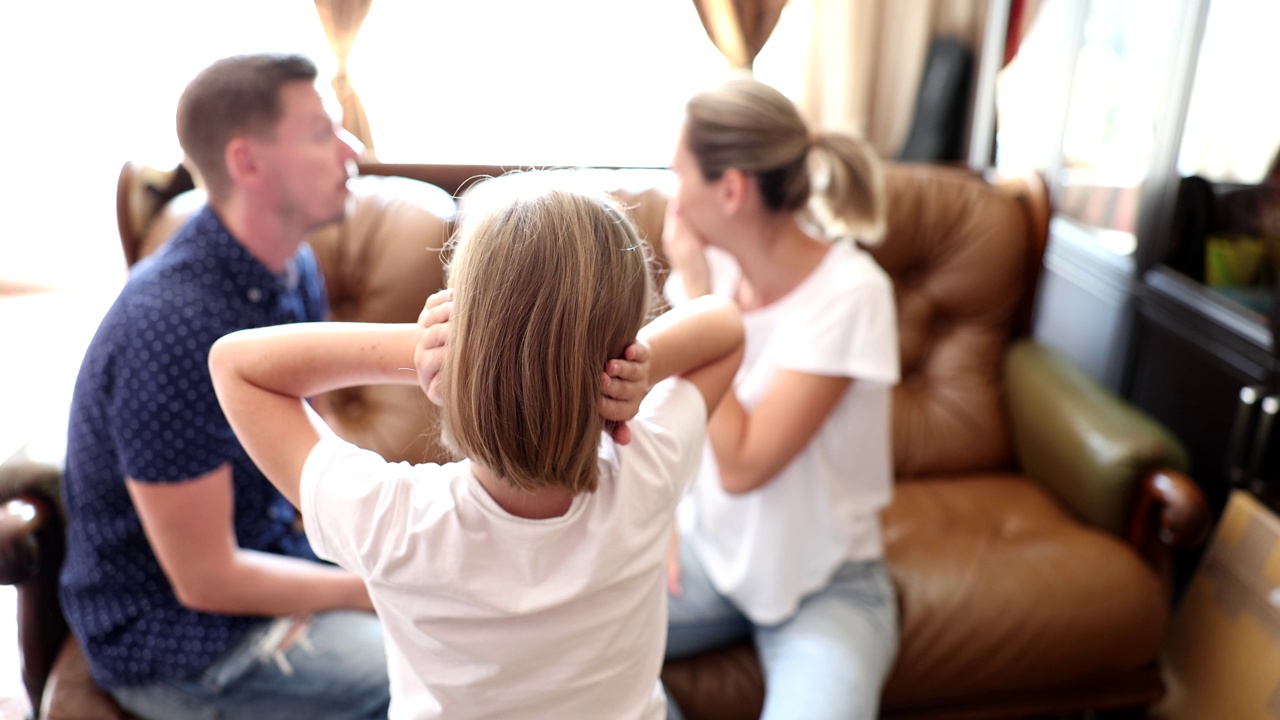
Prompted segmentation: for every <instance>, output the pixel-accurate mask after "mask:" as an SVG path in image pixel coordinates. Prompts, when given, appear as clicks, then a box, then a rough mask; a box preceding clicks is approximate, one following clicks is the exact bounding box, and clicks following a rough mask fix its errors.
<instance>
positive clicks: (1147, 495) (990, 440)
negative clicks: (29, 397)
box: [0, 164, 1209, 718]
mask: <svg viewBox="0 0 1280 720" xmlns="http://www.w3.org/2000/svg"><path fill="white" fill-rule="evenodd" d="M362 172H363V173H364V175H362V177H361V178H360V179H359V180H358V181H357V183H356V184H355V193H354V198H353V208H354V212H353V213H352V214H351V217H350V219H349V220H347V221H346V222H344V223H342V224H340V225H339V226H335V227H333V228H327V229H326V230H324V231H322V232H320V233H317V235H316V237H315V238H314V239H313V244H314V246H315V248H316V251H317V256H318V258H319V259H320V263H321V265H322V267H323V270H324V273H325V278H326V282H327V284H328V289H329V294H330V304H331V312H332V316H333V318H334V319H340V320H370V321H411V320H413V319H415V318H416V316H417V314H418V311H419V309H420V308H421V306H422V303H423V301H424V300H425V298H426V297H427V295H428V294H430V293H431V292H432V291H433V290H435V289H436V288H438V287H439V286H440V285H441V280H442V272H441V266H440V253H439V252H438V249H439V247H440V246H441V243H442V242H443V240H444V239H445V237H446V236H447V233H448V232H449V230H450V228H451V223H452V218H451V215H452V212H453V204H452V201H451V200H450V197H449V196H450V195H453V196H457V197H460V198H461V205H462V207H463V208H465V207H466V205H467V203H468V202H469V201H471V200H474V199H475V198H476V193H477V192H480V189H481V188H484V187H485V185H484V184H477V183H476V182H475V181H476V180H477V178H483V177H484V176H491V175H500V174H502V172H503V170H502V168H497V167H482V166H429V165H381V164H366V165H363V166H362ZM551 173H557V174H551ZM377 176H403V177H400V178H397V177H377ZM404 177H407V178H414V179H416V180H419V181H425V182H427V183H431V184H432V185H434V186H435V187H431V186H429V185H424V184H422V183H421V182H411V181H409V180H405V179H403V178H404ZM552 178H558V179H559V180H558V181H564V182H573V183H582V184H585V185H590V186H594V187H598V188H600V189H606V190H610V191H614V192H616V193H617V194H618V195H620V196H621V197H622V198H623V199H624V200H625V201H627V202H628V203H629V204H630V205H631V210H632V212H633V214H634V216H635V217H636V219H637V222H638V223H639V224H640V226H641V228H642V229H643V230H644V232H645V233H646V234H647V236H648V237H650V238H657V237H659V236H660V231H661V223H662V217H663V211H662V210H663V204H664V195H663V193H662V191H661V186H662V185H663V184H664V179H665V177H664V174H663V173H662V172H661V171H658V172H655V171H651V170H647V171H641V170H575V171H542V173H541V175H540V177H539V178H534V179H529V178H526V179H525V180H523V181H525V182H530V181H539V180H547V179H552ZM505 181H507V182H510V180H505ZM887 181H888V191H889V192H888V198H889V225H888V234H887V237H886V240H885V242H884V243H883V244H882V245H881V246H880V247H878V248H877V249H876V250H875V255H876V258H877V259H878V260H879V261H880V263H881V264H882V265H883V266H884V267H885V269H886V270H887V271H888V272H889V273H890V275H891V276H892V277H893V280H894V283H895V287H896V291H897V300H898V311H899V322H900V330H901V357H902V383H901V384H900V386H899V387H898V388H897V389H896V391H895V401H894V419H893V422H894V458H895V463H896V468H897V475H898V482H897V486H896V497H895V499H894V502H893V504H892V506H891V507H890V508H889V509H888V510H887V512H886V514H885V518H884V527H885V534H886V541H887V552H888V560H889V565H890V570H891V573H892V577H893V579H894V582H895V584H896V586H897V588H898V591H899V595H900V604H901V622H902V646H901V652H900V656H899V658H898V661H897V665H896V667H895V669H894V672H893V674H892V676H891V677H890V679H889V682H888V685H887V687H886V688H885V692H884V698H883V707H884V715H885V716H886V717H894V718H980V717H1034V716H1043V715H1051V714H1052V715H1056V716H1061V714H1062V713H1069V712H1080V711H1086V710H1100V711H1107V710H1115V709H1125V708H1129V709H1135V710H1134V714H1135V716H1137V717H1140V716H1141V715H1140V713H1141V708H1143V707H1145V706H1146V705H1148V704H1150V703H1152V702H1154V701H1155V700H1157V699H1158V698H1159V697H1160V696H1161V695H1162V693H1163V683H1162V681H1161V677H1160V673H1159V667H1158V656H1159V651H1160V648H1161V644H1162V641H1163V639H1164V635H1165V630H1166V627H1167V625H1168V615H1169V610H1170V572H1169V557H1170V550H1171V548H1174V547H1179V546H1190V545H1195V544H1197V543H1199V542H1201V541H1203V538H1204V536H1205V534H1206V532H1207V529H1208V524H1209V516H1208V510H1207V507H1206V506H1205V504H1204V501H1203V498H1202V497H1201V494H1200V492H1199V491H1198V490H1197V489H1196V486H1195V485H1194V483H1193V482H1191V481H1190V479H1189V478H1187V477H1186V476H1185V475H1183V474H1182V472H1181V471H1182V469H1183V468H1184V465H1185V455H1184V453H1183V451H1182V450H1181V448H1180V446H1179V444H1178V442H1177V441H1176V440H1175V439H1174V438H1172V437H1171V436H1170V435H1169V434H1168V433H1167V432H1166V431H1165V430H1163V429H1162V428H1161V427H1160V426H1158V425H1157V424H1156V423H1154V422H1153V421H1152V420H1151V419H1149V418H1147V417H1145V416H1143V415H1142V414H1140V413H1139V412H1138V411H1136V410H1135V409H1134V408H1133V407H1131V406H1129V405H1127V404H1126V403H1124V402H1122V401H1121V400H1119V399H1118V398H1117V397H1115V396H1114V395H1112V394H1111V393H1109V392H1107V391H1105V390H1103V389H1102V388H1100V387H1098V386H1097V385H1095V384H1094V383H1092V382H1091V381H1090V380H1088V379H1087V378H1086V377H1085V376H1083V375H1082V374H1081V373H1080V372H1079V371H1077V370H1076V369H1074V368H1072V367H1071V366H1070V364H1069V363H1067V362H1066V361H1065V360H1063V359H1062V358H1061V357H1060V356H1058V355H1057V354H1055V353H1053V352H1051V351H1050V350H1048V349H1046V348H1045V347H1043V346H1041V345H1039V344H1037V343H1036V342H1034V341H1032V340H1030V339H1028V338H1027V337H1026V335H1027V333H1028V329H1029V326H1030V318H1031V308H1032V301H1033V299H1034V294H1035V287H1036V281H1037V278H1038V276H1039V269H1040V267H1041V262H1042V256H1043V252H1044V246H1045V242H1046V237H1047V230H1048V220H1049V205H1048V196H1047V193H1046V191H1045V188H1044V186H1043V184H1041V183H1039V182H1038V181H1037V180H1036V179H1035V178H1029V179H1026V180H1018V181H1011V180H1000V179H996V178H984V177H981V176H978V175H976V174H973V173H970V172H968V171H966V170H962V169H957V168H943V167H936V166H924V165H906V164H896V165H891V166H890V167H889V168H888V172H887ZM487 182H495V181H487ZM497 182H502V181H501V180H500V181H497ZM189 189H190V178H189V177H188V176H186V174H185V173H184V172H182V171H181V170H177V171H169V172H159V171H156V170H155V169H150V168H139V167H135V166H133V165H126V167H125V169H124V172H122V174H121V179H120V186H119V196H118V200H119V204H118V207H119V219H120V230H121V238H122V241H123V243H124V251H125V256H126V259H127V260H128V261H129V262H130V263H132V262H134V261H136V260H137V259H138V258H139V257H142V256H144V255H145V254H146V253H148V252H150V251H151V250H152V249H154V247H155V246H156V245H157V244H158V243H159V242H162V241H163V240H164V239H166V238H167V237H168V235H169V234H170V233H171V232H172V231H173V229H175V228H176V226H177V224H178V223H179V222H181V220H182V219H183V218H185V217H186V216H187V215H188V214H189V213H190V212H191V210H192V209H194V206H195V204H196V203H198V201H199V197H198V191H197V192H195V193H193V192H187V191H188V190H189ZM441 189H442V190H441ZM655 249H657V248H655ZM407 390H408V392H406V389H405V388H359V389H354V390H351V391H347V392H344V393H340V394H335V395H333V396H331V397H330V398H328V400H327V403H328V406H327V408H326V410H325V411H326V413H327V414H328V415H329V417H330V419H331V421H332V422H334V423H335V424H336V425H337V427H338V428H339V431H340V432H342V433H343V434H344V435H346V436H348V437H349V438H351V439H352V440H354V441H355V442H358V443H362V444H365V445H366V446H368V447H371V448H373V449H375V450H378V451H379V452H381V453H383V454H384V455H385V456H387V457H389V458H392V459H409V460H415V461H421V460H426V459H430V458H433V457H436V452H437V449H436V447H435V445H434V443H433V442H432V441H431V440H430V438H429V436H428V435H427V434H426V432H425V428H426V427H428V423H429V421H430V418H429V415H427V413H429V412H430V410H429V408H428V406H427V404H425V403H423V402H421V397H420V396H417V395H415V393H414V392H412V391H413V388H408V389H407ZM57 482H58V475H57V469H56V468H38V467H6V468H0V501H3V502H4V504H3V505H0V582H4V583H7V584H16V585H17V586H18V588H19V597H20V601H19V602H20V606H19V621H20V628H21V634H20V644H21V645H22V652H23V658H24V666H23V678H24V681H25V682H26V686H27V688H28V691H29V694H30V696H31V699H32V701H33V704H35V705H36V706H38V707H39V709H40V713H41V715H42V716H45V717H95V718H96V717H112V716H118V715H119V710H118V708H115V707H114V704H113V703H111V702H110V699H109V697H107V696H106V695H105V694H104V693H102V692H101V691H100V690H98V689H97V688H96V687H95V686H94V685H93V681H92V678H90V677H89V675H88V673H87V668H86V665H85V663H84V659H83V656H82V655H81V653H80V650H79V647H78V645H77V644H76V642H75V639H74V638H73V637H70V636H68V635H67V633H66V625H65V622H64V621H63V619H62V616H61V613H60V611H59V607H58V604H57V600H56V593H55V588H56V576H57V572H58V567H59V565H60V562H61V553H62V540H61V536H62V516H61V515H60V512H59V509H58V491H57ZM663 679H664V681H665V682H666V684H667V686H668V687H669V689H670V691H671V692H672V693H673V694H674V695H675V696H676V697H677V698H678V699H679V701H680V702H681V705H682V707H683V708H684V709H685V711H686V714H687V715H688V716H689V717H690V718H751V717H756V716H758V714H759V709H760V706H761V700H762V697H763V681H762V678H761V674H760V670H759V666H758V665H757V663H756V660H755V656H754V654H753V651H752V650H751V648H750V647H747V646H742V647H734V648H728V649H725V650H723V651H719V652H715V653H709V654H707V655H704V656H699V657H696V658H691V659H688V660H683V661H680V662H675V663H670V664H668V666H667V667H666V668H665V669H664V671H663Z"/></svg>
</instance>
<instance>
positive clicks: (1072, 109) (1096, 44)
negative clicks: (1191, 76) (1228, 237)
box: [998, 0, 1179, 255]
mask: <svg viewBox="0 0 1280 720" xmlns="http://www.w3.org/2000/svg"><path fill="white" fill-rule="evenodd" d="M1178 12H1179V6H1178V4H1177V3H1169V2H1165V1H1164V0H1089V2H1088V3H1087V4H1086V3H1076V2H1075V0H1047V1H1046V3H1045V7H1044V8H1042V9H1041V10H1040V14H1038V15H1037V17H1036V24H1035V27H1034V28H1033V29H1032V31H1031V32H1030V33H1028V35H1027V38H1026V40H1025V41H1024V43H1023V45H1022V46H1021V47H1020V49H1019V51H1018V58H1017V59H1015V60H1014V62H1013V63H1012V64H1011V65H1010V67H1009V68H1006V70H1005V71H1004V73H1003V74H1002V77H1001V79H1000V99H999V101H998V105H999V107H1000V113H1001V118H1000V125H1001V128H1006V127H1007V128H1010V130H1003V129H1002V130H1001V131H1000V134H999V135H998V139H999V141H1000V143H1001V144H1002V145H1005V141H1006V139H1007V140H1008V141H1009V144H1008V145H1007V146H1006V147H1003V148H1002V149H1001V151H1000V152H1001V154H1002V155H1003V157H999V160H998V164H999V165H1001V166H1002V167H1003V166H1005V165H1018V164H1023V165H1027V164H1028V163H1029V166H1030V167H1039V168H1041V169H1044V170H1047V171H1049V172H1050V180H1051V184H1052V185H1053V187H1054V191H1055V196H1054V205H1055V209H1056V211H1057V213H1058V215H1059V216H1060V217H1066V218H1070V219H1071V220H1073V221H1075V222H1076V223H1078V224H1079V225H1081V226H1084V227H1086V228H1088V229H1089V231H1090V234H1091V237H1092V238H1093V240H1094V241H1095V242H1096V243H1097V245H1098V246H1099V247H1101V248H1103V249H1105V250H1106V251H1109V252H1111V253H1114V254H1116V255H1130V254H1132V253H1133V252H1134V250H1136V248H1137V240H1136V236H1135V231H1136V229H1137V219H1138V202H1139V198H1140V196H1141V194H1142V188H1143V183H1144V181H1145V180H1146V177H1147V173H1148V171H1149V169H1150V166H1151V157H1152V153H1153V151H1154V146H1155V139H1156V128H1157V124H1158V123H1159V122H1160V120H1161V118H1159V117H1157V113H1158V112H1159V110H1160V108H1162V107H1164V106H1165V103H1164V99H1163V97H1162V96H1161V93H1162V92H1163V91H1164V88H1165V83H1162V82H1160V80H1161V79H1162V78H1164V77H1165V76H1166V75H1167V72H1168V68H1169V67H1170V62H1171V59H1172V41H1173V39H1174V27H1175V25H1176V23H1177V20H1178ZM1073 26H1074V27H1077V28H1079V32H1080V38H1079V43H1078V47H1077V48H1075V49H1074V50H1072V49H1070V48H1069V46H1068V43H1070V42H1071V41H1070V37H1069V35H1070V34H1069V33H1063V32H1062V28H1063V27H1068V28H1070V27H1073ZM1071 53H1074V56H1073V57H1072V55H1071ZM1024 54H1025V57H1024ZM1063 57H1068V58H1071V61H1070V63H1069V64H1068V65H1066V66H1063V65H1062V64H1061V58H1063ZM1046 78H1050V80H1046ZM1068 79H1069V81H1070V85H1069V87H1070V90H1069V92H1068V94H1067V95H1066V97H1065V110H1063V100H1064V98H1063V97H1062V96H1061V91H1057V92H1056V93H1055V90H1054V89H1055V88H1060V87H1063V86H1066V85H1067V82H1068ZM1058 117H1064V118H1065V121H1064V123H1063V125H1062V126H1061V127H1059V126H1058V125H1057V123H1056V122H1055V121H1054V118H1058ZM1059 137H1060V138H1061V144H1060V146H1055V143H1056V141H1057V138H1059ZM1019 155H1020V156H1021V157H1018V156H1019ZM1011 156H1012V157H1011Z"/></svg>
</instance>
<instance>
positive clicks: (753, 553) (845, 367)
mask: <svg viewBox="0 0 1280 720" xmlns="http://www.w3.org/2000/svg"><path fill="white" fill-rule="evenodd" d="M707 256H708V261H709V262H710V265H711V279H712V292H713V293H714V294H717V295H723V296H725V297H729V298H732V297H733V296H734V294H735V293H736V291H737V287H738V282H739V280H740V278H741V271H740V270H739V268H738V265H737V263H736V261H735V260H734V259H733V258H732V256H730V255H729V254H728V253H726V252H724V251H722V250H719V249H717V248H709V249H708V251H707ZM667 289H668V296H669V297H670V298H671V299H672V300H673V301H674V302H679V301H680V300H681V297H680V295H681V294H682V293H683V286H682V285H681V278H680V277H679V275H678V274H674V273H673V275H672V277H671V278H669V279H668V281H667ZM743 322H744V324H745V326H746V353H745V356H744V358H743V361H742V366H741V368H739V370H738V374H737V376H736V377H735V378H734V384H733V386H734V393H735V394H736V395H737V398H738V400H739V401H740V402H741V403H742V406H743V407H744V408H745V409H746V410H747V412H748V413H750V412H751V411H752V410H753V409H754V408H755V407H756V405H757V404H758V403H759V402H760V400H761V398H762V397H763V396H764V394H765V392H766V391H767V390H768V389H769V386H770V385H771V384H772V383H773V381H774V379H775V378H776V377H777V374H778V372H779V371H781V370H793V371H798V372H803V373H812V374H814V375H830V376H841V377H849V378H853V383H852V384H851V385H850V386H849V389H848V390H847V391H846V392H845V394H844V396H843V397H842V398H841V399H840V401H839V402H838V403H837V404H836V407H835V409H834V410H832V412H831V415H830V416H829V417H828V418H827V420H826V422H825V423H824V424H823V425H822V427H821V428H819V430H818V432H817V434H816V435H815V436H814V437H813V439H812V440H811V441H810V442H809V444H808V445H807V446H805V448H804V449H803V450H801V452H800V454H799V455H797V456H796V457H795V458H794V459H793V460H792V461H791V462H790V463H789V464H788V465H787V466H786V467H784V468H783V469H782V471H781V472H780V473H778V475H777V476H776V477H774V478H773V479H772V480H770V481H768V482H767V483H765V484H764V485H763V486H761V487H760V488H758V489H756V490H754V491H751V492H748V493H743V494H740V495H730V494H728V493H726V492H725V491H724V490H723V488H722V487H721V485H720V480H719V473H718V471H717V467H716V461H715V455H714V453H713V452H711V448H710V445H707V447H706V449H705V452H704V456H703V462H702V469H701V471H700V472H699V475H698V480H697V482H696V483H695V484H694V489H693V491H692V492H691V493H690V497H689V502H687V503H685V507H682V508H681V519H682V523H681V524H682V532H683V533H684V536H685V537H686V538H687V540H688V542H690V543H692V547H693V549H694V551H695V552H696V553H697V555H698V558H699V559H700V560H701V561H702V563H703V565H704V566H705V569H706V571H707V574H708V576H709V577H710V579H711V581H712V583H713V584H714V585H715V587H716V589H717V590H718V591H719V592H720V593H721V594H722V595H724V596H726V597H728V598H730V599H731V600H732V601H733V602H734V603H735V604H736V605H737V606H738V608H739V609H740V610H742V612H743V613H745V614H746V615H747V617H749V618H751V620H752V621H753V622H755V623H757V624H761V625H772V624H775V623H778V622H781V621H783V620H786V619H787V618H789V617H790V616H791V615H792V614H793V613H794V612H795V610H796V608H797V607H798V606H799V603H800V601H801V600H802V599H803V598H804V597H805V596H806V595H808V594H810V593H812V592H813V591H815V590H818V589H820V588H822V587H825V586H826V585H827V583H828V582H829V581H830V579H831V576H832V575H833V573H834V572H835V570H836V569H837V568H838V567H839V566H840V565H841V564H842V563H844V562H845V561H846V560H868V559H875V558H880V557H882V556H883V554H884V547H883V542H882V539H881V533H880V511H881V510H882V509H884V508H885V507H886V506H887V505H888V504H889V501H890V499H891V498H892V492H893V446H892V438H891V422H890V417H891V416H890V413H891V402H892V389H893V386H894V385H896V384H897V382H898V376H899V362H898V332H897V327H898V326H897V312H896V307H895V302H894V296H893V286H892V283H891V281H890V280H889V277H888V275H887V274H886V273H885V272H884V270H882V269H881V268H880V266H879V265H878V264H877V263H876V261H875V259H874V258H872V257H871V256H870V255H869V254H868V253H867V252H866V251H865V250H862V249H861V248H859V247H857V246H856V245H853V244H852V243H850V242H847V241H838V242H835V243H833V244H832V246H831V248H830V250H828V251H827V254H826V256H825V257H824V258H823V260H822V262H821V263H820V264H819V265H818V267H817V268H815V269H814V271H813V272H812V273H810V275H809V276H808V277H807V278H805V280H804V281H803V282H802V283H801V284H800V285H799V286H797V287H796V288H795V289H794V290H792V291H791V292H790V293H788V294H787V295H785V296H784V297H782V298H781V299H779V300H778V301H777V302H774V303H772V304H770V305H768V306H766V307H764V308H760V309H758V310H752V311H749V312H746V313H744V315H743Z"/></svg>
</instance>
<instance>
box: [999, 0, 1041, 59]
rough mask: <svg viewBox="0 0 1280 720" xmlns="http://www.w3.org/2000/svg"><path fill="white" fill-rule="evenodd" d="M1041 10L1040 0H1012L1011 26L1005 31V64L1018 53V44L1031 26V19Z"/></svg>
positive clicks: (1010, 6) (1010, 4) (1010, 8)
mask: <svg viewBox="0 0 1280 720" xmlns="http://www.w3.org/2000/svg"><path fill="white" fill-rule="evenodd" d="M1039 10H1040V0H1010V3H1009V28H1008V30H1007V31H1006V33H1005V42H1004V64H1005V65H1008V64H1009V63H1010V62H1011V61H1012V60H1013V58H1014V56H1015V55H1017V54H1018V46H1019V45H1021V44H1022V38H1024V37H1026V35H1027V30H1029V29H1030V28H1031V21H1032V20H1035V19H1036V13H1037V12H1039Z"/></svg>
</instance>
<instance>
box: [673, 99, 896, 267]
mask: <svg viewBox="0 0 1280 720" xmlns="http://www.w3.org/2000/svg"><path fill="white" fill-rule="evenodd" d="M684 141H685V142H686V143H687V144H688V148H689V150H690V151H691V152H692V153H693V157H694V158H695V160H696V161H697V163H698V168H699V170H701V172H702V176H703V177H704V178H705V179H706V180H708V181H712V180H717V179H719V178H720V176H722V175H723V174H724V172H725V171H726V170H728V169H730V168H737V169H738V170H741V171H742V172H744V173H747V174H748V175H751V176H753V177H754V178H755V180H756V184H757V187H758V188H759V189H760V195H761V197H762V198H763V199H764V202H765V205H766V207H767V208H768V209H770V210H773V211H778V212H799V211H801V210H804V209H805V208H806V206H807V207H808V210H809V212H810V213H811V216H812V219H813V220H815V221H816V222H817V223H818V224H819V225H821V226H823V228H824V229H826V230H827V231H828V232H829V233H831V234H833V235H837V236H846V235H849V236H855V237H857V238H858V239H859V240H860V241H862V242H863V243H864V244H873V243H876V242H878V241H879V240H880V237H881V235H883V233H884V224H885V190H884V177H883V172H882V170H881V165H880V159H879V157H878V156H877V155H876V153H875V150H874V149H873V148H872V147H871V145H870V144H869V143H867V142H866V141H865V140H863V139H861V138H857V137H854V136H852V135H846V134H836V133H821V134H811V133H810V132H809V128H808V126H806V124H805V122H804V119H803V118H801V117H800V113H799V112H798V111H797V110H796V107H795V105H794V104H793V103H792V102H791V101H790V100H788V99H787V97H786V96H785V95H783V94H782V93H780V92H778V91H777V90H775V89H774V88H772V87H769V86H768V85H765V84H764V83H761V82H759V81H757V80H753V79H751V78H734V79H732V80H729V81H728V82H726V83H724V84H723V85H721V86H719V87H717V88H715V89H712V90H708V91H705V92H701V93H698V94H697V95H694V96H693V98H692V99H690V100H689V102H688V104H687V105H686V106H685V125H684Z"/></svg>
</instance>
